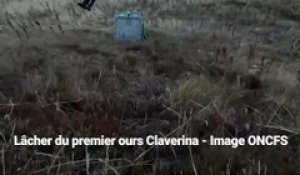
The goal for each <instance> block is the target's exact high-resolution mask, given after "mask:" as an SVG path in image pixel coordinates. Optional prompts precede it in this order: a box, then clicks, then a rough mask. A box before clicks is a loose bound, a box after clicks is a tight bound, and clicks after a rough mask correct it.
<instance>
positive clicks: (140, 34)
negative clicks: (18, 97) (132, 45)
mask: <svg viewBox="0 0 300 175" xmlns="http://www.w3.org/2000/svg"><path fill="white" fill-rule="evenodd" d="M115 39H116V40H117V41H125V42H127V41H133V42H138V41H143V40H144V39H146V34H145V29H144V23H143V18H142V15H141V13H140V12H138V11H125V12H124V11H123V12H119V13H117V14H116V16H115Z"/></svg>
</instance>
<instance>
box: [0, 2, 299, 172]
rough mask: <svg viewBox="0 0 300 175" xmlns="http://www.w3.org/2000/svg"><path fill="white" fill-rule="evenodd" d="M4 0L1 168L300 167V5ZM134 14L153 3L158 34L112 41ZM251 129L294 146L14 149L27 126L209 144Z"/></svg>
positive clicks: (0, 24) (153, 28)
mask: <svg viewBox="0 0 300 175" xmlns="http://www.w3.org/2000/svg"><path fill="white" fill-rule="evenodd" d="M0 2H1V10H0V15H1V17H0V39H1V41H5V42H1V44H0V61H1V65H0V68H1V69H0V92H1V93H0V113H1V116H2V117H1V118H0V143H1V163H0V167H1V168H0V169H1V171H0V172H1V173H2V174H6V175H7V174H226V175H227V174H228V175H229V174H245V175H252V174H257V175H258V174H262V175H264V174H299V171H298V162H299V132H300V131H299V119H300V117H299V114H300V111H299V109H298V107H299V105H300V100H299V97H300V94H299V88H300V86H299V64H300V62H299V61H298V60H297V59H296V58H298V57H299V55H300V53H299V48H300V43H299V39H298V40H297V38H299V37H300V33H299V25H300V24H299V20H300V16H299V15H300V13H299V7H300V4H299V2H298V1H297V0H290V1H288V2H285V1H283V0H267V1H262V0H256V1H238V0H219V1H217V0H216V1H208V0H186V1H181V0H174V1H162V0H153V1H149V0H147V1H146V0H143V1H136V0H132V1H120V0H109V1H97V2H96V3H97V5H96V8H95V9H94V10H93V11H92V12H91V13H88V12H83V11H81V9H78V8H77V6H76V4H75V2H69V1H59V2H58V1H51V0H48V1H43V2H37V1H35V0H32V1H29V0H28V1H26V3H25V2H23V1H3V0H2V1H0ZM123 8H134V9H136V8H137V9H141V10H142V11H143V13H144V16H145V19H146V20H145V21H146V24H147V27H148V28H149V30H150V38H149V40H148V41H146V42H145V43H142V44H141V45H136V46H126V45H121V44H119V43H116V42H115V41H114V40H113V37H112V32H111V28H112V26H111V25H112V23H113V19H112V16H113V15H114V13H115V11H116V10H120V9H123ZM254 68H255V70H254ZM246 125H247V126H248V125H249V126H255V127H253V128H252V129H251V130H249V131H247V133H246V135H247V134H251V133H259V134H288V135H289V136H290V138H291V139H290V145H289V146H287V147H281V146H276V147H275V146H274V147H247V146H245V147H240V148H238V149H231V148H227V147H208V146H207V145H202V146H199V147H175V146H174V147H163V146H162V147H148V146H128V147H120V146H113V147H84V146H83V147H77V148H76V149H74V150H73V149H71V148H69V147H60V146H49V147H16V146H13V145H12V136H13V135H14V134H24V133H25V134H38V135H44V136H56V135H58V134H63V135H66V136H70V137H71V136H82V135H85V136H98V135H101V134H104V135H107V136H110V135H117V136H140V137H145V136H146V135H148V134H159V135H161V136H178V135H182V134H186V135H191V136H196V137H200V138H205V137H207V136H208V135H210V134H214V135H220V136H225V135H226V136H227V135H228V132H226V127H228V126H230V127H236V128H238V129H240V130H242V129H244V126H246ZM224 128H225V129H224ZM227 129H228V128H227ZM236 134H239V135H242V134H245V133H236Z"/></svg>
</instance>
